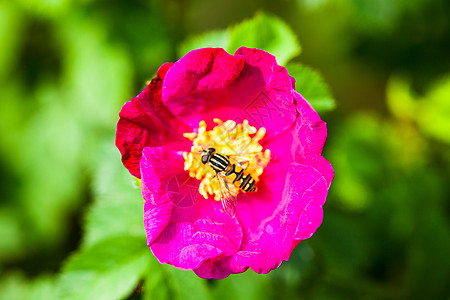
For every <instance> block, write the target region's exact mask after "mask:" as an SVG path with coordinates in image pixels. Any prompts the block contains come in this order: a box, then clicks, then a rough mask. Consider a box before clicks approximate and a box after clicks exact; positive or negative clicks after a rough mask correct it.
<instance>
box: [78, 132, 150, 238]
mask: <svg viewBox="0 0 450 300" xmlns="http://www.w3.org/2000/svg"><path fill="white" fill-rule="evenodd" d="M97 154H98V160H99V161H100V162H99V165H98V166H97V167H96V170H95V171H94V172H95V173H94V186H93V190H94V191H93V193H94V204H93V205H92V206H91V208H90V209H89V211H88V213H87V215H86V222H85V227H84V230H85V234H84V239H83V246H92V245H94V244H96V243H98V242H99V241H101V240H104V239H107V238H111V237H115V236H132V237H140V238H143V239H144V238H145V231H144V223H143V204H142V203H143V199H142V195H141V192H140V189H138V188H136V187H135V186H134V185H135V183H134V182H133V177H132V176H131V175H130V174H129V173H128V171H127V170H126V169H125V167H124V166H123V165H122V163H121V162H120V153H119V151H118V150H117V149H116V148H115V147H114V145H112V144H111V142H110V140H108V141H107V142H106V143H105V145H104V146H103V148H101V149H100V150H98V151H97Z"/></svg>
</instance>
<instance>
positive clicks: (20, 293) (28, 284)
mask: <svg viewBox="0 0 450 300" xmlns="http://www.w3.org/2000/svg"><path fill="white" fill-rule="evenodd" d="M2 279H3V280H1V281H0V291H1V293H0V300H24V299H33V300H48V299H57V298H58V297H57V294H56V290H55V283H54V278H52V277H51V276H48V275H43V276H41V277H39V278H37V279H34V280H29V279H27V278H26V277H25V276H24V275H23V274H22V273H19V272H13V273H10V274H8V276H7V277H5V278H2Z"/></svg>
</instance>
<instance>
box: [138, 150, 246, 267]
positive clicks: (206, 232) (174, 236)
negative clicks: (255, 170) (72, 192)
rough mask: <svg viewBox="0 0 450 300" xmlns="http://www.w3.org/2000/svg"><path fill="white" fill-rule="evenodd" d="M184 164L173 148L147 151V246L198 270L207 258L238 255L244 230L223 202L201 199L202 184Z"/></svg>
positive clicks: (159, 255) (160, 255)
mask: <svg viewBox="0 0 450 300" xmlns="http://www.w3.org/2000/svg"><path fill="white" fill-rule="evenodd" d="M183 164H184V159H183V157H182V156H181V155H178V154H177V153H176V152H174V151H171V150H169V149H168V148H164V147H154V148H150V147H146V148H145V149H144V151H143V156H142V160H141V172H142V191H143V192H142V194H143V196H144V199H145V200H146V202H145V205H144V210H145V211H144V224H145V227H146V233H147V242H148V244H149V246H150V248H151V249H152V252H153V254H154V255H155V257H156V258H157V259H158V260H159V261H160V262H161V263H169V264H172V265H174V266H176V267H178V268H181V269H195V268H197V267H198V266H199V265H200V264H201V263H202V262H203V261H204V260H206V259H209V258H214V257H217V256H219V255H222V254H223V255H231V254H233V253H235V252H236V251H237V250H238V249H239V247H240V244H241V239H242V230H241V227H240V225H239V223H238V221H237V219H235V218H230V217H228V216H227V215H226V214H224V213H223V212H222V207H221V204H220V203H219V202H216V201H214V200H211V199H204V198H203V197H202V196H200V194H199V193H198V184H199V181H198V180H196V179H194V178H191V177H189V174H188V173H187V172H185V171H184V170H183ZM156 213H160V215H157V214H156Z"/></svg>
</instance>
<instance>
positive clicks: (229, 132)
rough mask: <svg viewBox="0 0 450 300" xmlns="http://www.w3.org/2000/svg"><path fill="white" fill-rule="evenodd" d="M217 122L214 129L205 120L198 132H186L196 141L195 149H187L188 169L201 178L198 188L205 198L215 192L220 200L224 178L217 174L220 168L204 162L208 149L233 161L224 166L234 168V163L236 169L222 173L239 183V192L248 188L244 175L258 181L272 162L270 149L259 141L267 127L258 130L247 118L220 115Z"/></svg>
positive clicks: (189, 137) (185, 157) (194, 176)
mask: <svg viewBox="0 0 450 300" xmlns="http://www.w3.org/2000/svg"><path fill="white" fill-rule="evenodd" d="M214 123H216V124H217V125H216V126H215V127H214V128H213V129H212V130H206V122H205V121H203V120H202V121H200V123H199V126H198V132H192V133H185V134H183V136H184V137H186V138H188V139H190V140H191V141H192V147H191V152H183V157H184V170H186V171H189V176H191V177H193V178H197V179H198V180H200V181H201V182H200V185H199V188H198V189H199V192H200V194H201V195H202V196H203V197H205V199H208V195H214V200H216V201H219V200H220V195H221V193H220V182H219V180H218V178H217V176H216V172H218V171H217V170H214V169H213V168H212V166H211V165H210V164H209V163H204V162H202V155H204V154H205V153H206V151H204V150H208V149H210V148H214V150H215V152H214V153H217V154H220V155H221V156H223V157H225V158H226V159H225V161H227V160H228V162H229V164H230V165H229V166H224V169H225V168H226V167H228V170H230V169H231V168H232V167H233V165H234V169H233V171H234V172H225V171H222V173H223V174H222V175H223V176H225V177H226V178H227V181H229V182H231V183H233V184H234V185H235V187H236V191H237V192H238V193H239V191H245V184H243V178H244V179H245V178H248V176H251V178H253V179H254V180H255V182H256V184H257V183H258V181H259V176H261V174H262V173H263V170H264V168H265V167H266V166H267V164H268V163H269V160H270V150H269V149H266V150H265V151H263V147H262V146H261V145H260V144H259V141H260V140H261V139H262V138H263V137H264V135H265V134H266V129H265V128H264V127H261V128H259V129H258V130H256V128H255V127H253V126H250V125H249V124H248V121H247V120H244V122H243V123H242V124H236V122H235V121H232V120H228V121H226V122H222V121H221V120H220V119H214ZM210 161H211V160H210ZM225 164H226V163H225ZM241 171H242V172H241ZM239 174H241V175H240V176H239ZM255 186H256V185H255ZM253 190H255V189H253ZM250 191H252V190H250Z"/></svg>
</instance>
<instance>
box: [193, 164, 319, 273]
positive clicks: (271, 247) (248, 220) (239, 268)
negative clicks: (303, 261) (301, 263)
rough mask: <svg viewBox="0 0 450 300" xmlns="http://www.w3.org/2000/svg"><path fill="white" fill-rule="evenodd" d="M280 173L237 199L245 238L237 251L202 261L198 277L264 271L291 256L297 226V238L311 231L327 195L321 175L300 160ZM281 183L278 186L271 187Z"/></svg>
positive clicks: (314, 228)
mask: <svg viewBox="0 0 450 300" xmlns="http://www.w3.org/2000/svg"><path fill="white" fill-rule="evenodd" d="M283 175H284V176H283V178H281V174H280V176H279V178H278V179H274V180H275V181H278V182H271V183H270V184H268V183H265V184H264V186H263V187H262V189H263V190H264V191H263V192H262V193H261V194H259V192H258V193H255V194H248V195H246V197H245V199H243V198H241V200H242V201H241V202H240V203H239V204H238V209H237V211H238V215H239V220H240V221H241V224H242V228H243V229H244V240H243V242H242V245H241V248H240V250H239V252H237V253H236V254H235V255H233V256H231V257H225V256H224V257H219V258H215V259H212V260H208V261H205V262H204V263H203V264H202V265H201V266H200V267H199V268H198V269H196V270H195V272H196V274H197V275H199V276H201V277H204V278H224V277H226V276H228V275H230V274H233V273H241V272H244V271H245V270H246V269H248V268H251V269H252V270H254V271H255V272H258V273H268V272H269V271H271V270H273V269H275V268H277V267H278V266H279V265H280V264H281V262H282V261H283V260H287V259H288V258H289V256H290V253H291V251H292V248H293V244H294V243H296V238H297V235H296V232H297V231H298V228H299V224H301V228H302V229H303V231H302V232H301V235H300V234H299V235H298V236H302V237H305V236H307V235H311V234H312V233H313V232H314V231H315V230H316V229H317V227H318V225H319V224H320V221H321V218H322V204H323V200H324V199H323V196H324V193H323V192H324V191H325V195H326V191H327V190H328V184H327V181H326V179H325V177H324V176H323V175H322V174H320V173H319V172H318V171H317V170H316V169H314V168H312V167H311V166H306V165H302V164H298V163H292V164H291V165H290V166H289V167H288V170H287V173H286V174H283ZM273 184H275V185H273ZM280 184H283V188H282V189H281V190H280V189H276V188H275V189H273V187H274V186H275V187H276V186H279V185H280ZM272 189H273V190H272ZM260 216H263V219H260ZM264 216H265V217H264ZM255 219H257V220H255ZM318 221H319V223H318Z"/></svg>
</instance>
